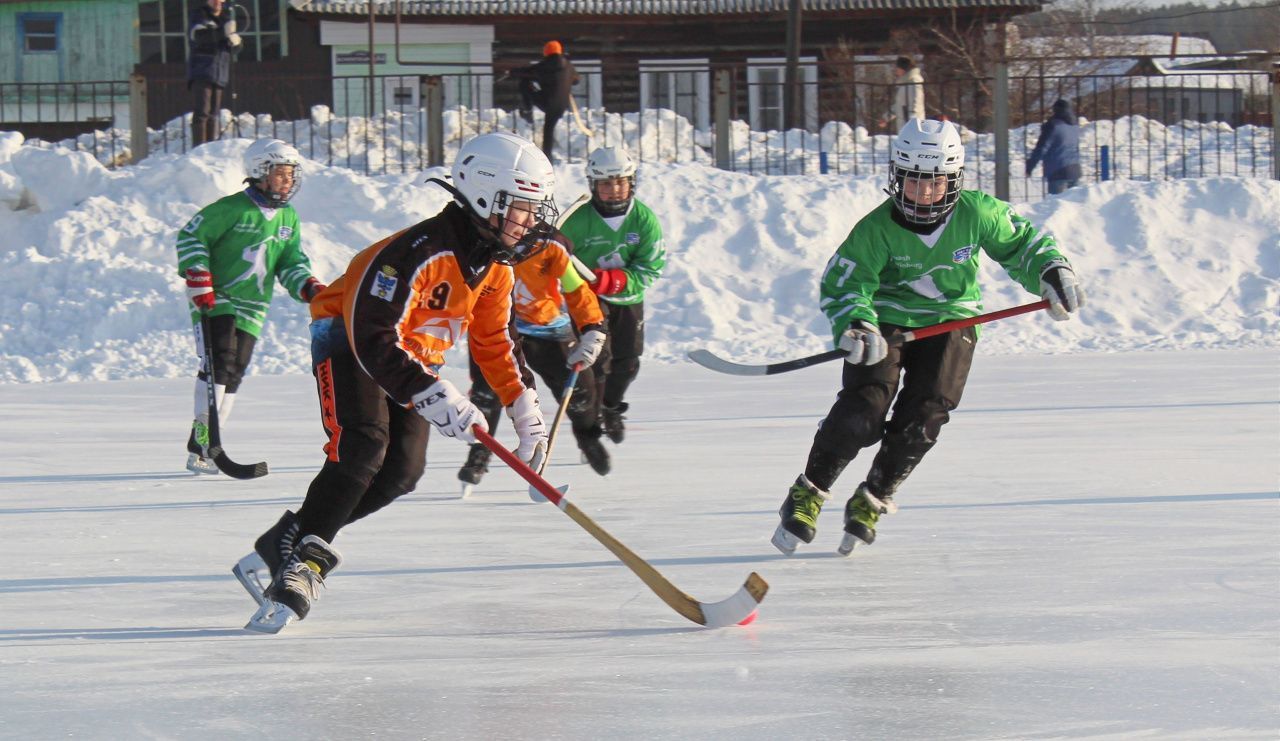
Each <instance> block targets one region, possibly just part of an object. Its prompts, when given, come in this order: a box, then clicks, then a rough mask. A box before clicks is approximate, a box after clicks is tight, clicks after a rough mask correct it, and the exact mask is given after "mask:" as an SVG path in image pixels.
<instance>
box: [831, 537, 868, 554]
mask: <svg viewBox="0 0 1280 741" xmlns="http://www.w3.org/2000/svg"><path fill="white" fill-rule="evenodd" d="M861 542H862V539H861V538H859V537H858V536H856V535H854V534H853V533H845V534H844V537H843V538H841V539H840V546H839V547H838V548H836V553H839V554H840V555H841V556H847V555H849V554H850V553H853V548H854V546H856V545H858V544H859V543H861Z"/></svg>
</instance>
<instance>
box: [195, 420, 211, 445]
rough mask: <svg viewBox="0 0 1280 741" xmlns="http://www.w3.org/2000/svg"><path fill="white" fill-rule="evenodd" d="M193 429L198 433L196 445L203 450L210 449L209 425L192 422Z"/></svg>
mask: <svg viewBox="0 0 1280 741" xmlns="http://www.w3.org/2000/svg"><path fill="white" fill-rule="evenodd" d="M191 428H192V429H193V430H195V433H196V444H197V445H199V446H200V447H202V448H208V447H209V425H207V424H204V423H203V422H199V421H197V422H192V423H191Z"/></svg>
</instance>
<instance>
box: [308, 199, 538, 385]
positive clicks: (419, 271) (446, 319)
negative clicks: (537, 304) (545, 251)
mask: <svg viewBox="0 0 1280 741" xmlns="http://www.w3.org/2000/svg"><path fill="white" fill-rule="evenodd" d="M478 245H479V238H478V236H477V233H476V230H475V227H474V226H473V225H472V224H471V220H470V217H469V216H468V215H467V214H466V213H465V212H464V211H463V210H462V208H461V207H459V206H458V205H457V204H452V203H451V204H449V206H447V207H445V209H444V210H443V211H441V212H440V213H439V214H437V215H436V216H433V217H431V218H430V219H427V220H426V221H423V222H421V223H419V224H416V225H415V226H411V227H409V228H408V229H405V230H404V231H401V232H398V233H396V234H393V235H391V236H389V237H387V238H385V239H383V240H381V241H380V242H378V243H376V244H374V245H372V246H370V247H367V248H365V249H364V250H363V251H361V252H360V253H359V254H357V255H356V256H355V257H354V258H353V259H352V260H351V264H350V266H348V268H347V271H346V273H345V274H343V276H342V277H341V278H339V279H338V280H336V281H334V282H333V283H332V284H330V285H329V287H328V288H327V289H325V290H324V291H322V292H321V293H320V294H319V295H318V296H316V297H315V298H314V299H313V300H312V302H311V317H312V318H313V319H322V318H325V317H341V318H342V320H343V322H344V324H345V325H346V330H347V339H348V340H349V341H350V343H351V349H352V351H353V352H354V353H355V357H356V360H357V361H358V362H359V363H360V366H361V367H362V368H363V369H364V371H365V372H366V373H368V374H369V376H370V377H371V378H373V380H374V381H375V382H377V384H378V385H379V386H381V387H382V389H383V391H385V392H386V393H387V396H389V397H391V398H392V399H394V400H395V401H396V402H397V403H400V404H405V405H408V404H410V403H411V401H412V398H413V396H414V395H416V394H417V393H419V392H421V391H423V390H425V389H426V388H427V387H428V386H430V385H431V384H432V383H435V381H436V379H437V375H436V372H435V369H434V367H433V366H439V365H441V364H443V363H444V352H445V351H446V350H448V349H449V348H450V347H452V346H453V344H454V343H455V342H457V341H458V340H459V339H461V338H462V336H463V335H464V334H466V333H468V332H469V333H470V336H471V337H470V348H471V354H472V356H473V357H474V358H475V360H476V363H477V364H478V365H479V366H480V369H481V371H483V373H484V376H485V379H486V380H487V381H488V382H489V385H491V386H492V387H493V389H494V391H496V392H497V394H498V397H499V398H500V399H501V400H502V404H503V405H504V406H506V405H509V404H511V403H512V402H514V401H515V400H516V397H517V396H519V395H520V393H521V392H522V391H524V389H525V388H527V387H528V388H531V387H532V386H533V377H532V375H531V374H530V373H529V370H528V369H527V368H526V367H525V364H524V358H523V357H522V356H521V354H520V349H519V345H518V343H516V342H515V340H514V338H513V337H512V335H511V332H510V329H509V327H510V325H511V289H512V286H513V283H514V279H513V277H512V272H511V268H510V267H508V266H506V265H499V264H496V263H492V262H489V261H488V257H487V255H488V250H487V249H485V248H483V247H479V246H478Z"/></svg>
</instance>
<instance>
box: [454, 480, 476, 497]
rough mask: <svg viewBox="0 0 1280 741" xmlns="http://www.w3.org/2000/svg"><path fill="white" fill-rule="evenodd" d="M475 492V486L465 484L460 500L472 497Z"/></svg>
mask: <svg viewBox="0 0 1280 741" xmlns="http://www.w3.org/2000/svg"><path fill="white" fill-rule="evenodd" d="M475 490H476V485H475V484H468V483H466V482H463V484H462V493H461V494H459V495H458V498H459V499H466V498H467V497H469V496H471V494H472V492H474V491H475Z"/></svg>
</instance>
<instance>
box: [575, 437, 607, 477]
mask: <svg viewBox="0 0 1280 741" xmlns="http://www.w3.org/2000/svg"><path fill="white" fill-rule="evenodd" d="M578 449H579V450H581V451H582V460H583V461H584V462H585V463H586V464H587V465H589V466H591V470H592V471H595V472H596V473H598V474H600V475H601V476H608V475H609V471H610V470H612V468H613V463H612V461H611V460H610V458H609V451H608V450H606V449H605V447H604V443H602V442H600V438H598V437H596V438H591V439H588V440H579V441H578Z"/></svg>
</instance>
